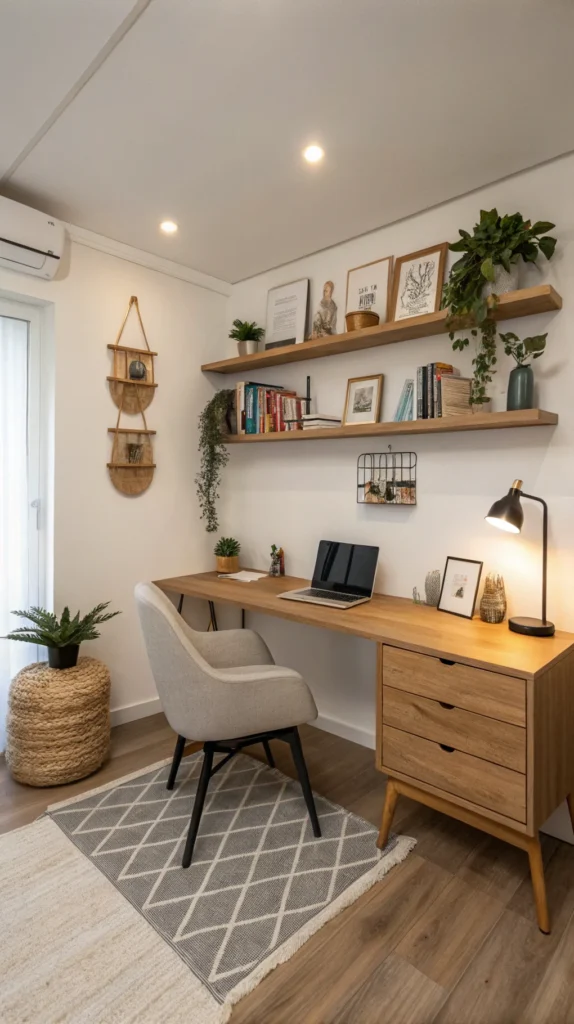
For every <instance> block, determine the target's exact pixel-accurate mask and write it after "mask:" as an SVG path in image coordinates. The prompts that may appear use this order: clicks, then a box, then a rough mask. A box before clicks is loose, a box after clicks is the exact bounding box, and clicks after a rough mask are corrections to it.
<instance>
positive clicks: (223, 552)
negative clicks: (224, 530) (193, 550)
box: [213, 537, 241, 558]
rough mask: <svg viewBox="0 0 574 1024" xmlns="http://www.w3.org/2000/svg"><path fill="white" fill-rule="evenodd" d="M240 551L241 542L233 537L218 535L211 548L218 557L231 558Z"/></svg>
mask: <svg viewBox="0 0 574 1024" xmlns="http://www.w3.org/2000/svg"><path fill="white" fill-rule="evenodd" d="M240 551H241V544H240V543H239V541H238V540H235V538H234V537H220V538H219V540H218V541H217V544H216V545H215V547H214V549H213V553H214V554H215V555H217V556H218V557H219V558H233V556H234V555H238V554H239V552H240Z"/></svg>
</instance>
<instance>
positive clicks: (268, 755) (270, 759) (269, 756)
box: [263, 740, 275, 768]
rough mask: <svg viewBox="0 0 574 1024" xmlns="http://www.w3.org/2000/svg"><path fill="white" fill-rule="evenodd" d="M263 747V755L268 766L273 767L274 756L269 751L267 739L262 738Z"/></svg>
mask: <svg viewBox="0 0 574 1024" xmlns="http://www.w3.org/2000/svg"><path fill="white" fill-rule="evenodd" d="M263 749H264V751H265V757H266V758H267V763H268V765H269V767H270V768H274V767H275V758H274V757H273V754H272V753H271V747H270V746H269V740H263Z"/></svg>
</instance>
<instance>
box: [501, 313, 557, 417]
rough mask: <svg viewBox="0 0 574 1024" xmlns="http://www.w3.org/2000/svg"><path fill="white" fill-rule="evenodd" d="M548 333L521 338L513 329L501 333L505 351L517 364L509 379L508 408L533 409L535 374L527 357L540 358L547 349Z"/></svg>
mask: <svg viewBox="0 0 574 1024" xmlns="http://www.w3.org/2000/svg"><path fill="white" fill-rule="evenodd" d="M547 337H548V335H547V334H535V335H533V336H532V337H531V338H524V339H523V341H521V340H520V338H519V337H518V335H516V334H514V333H513V331H507V332H506V334H501V335H500V340H501V342H502V344H503V345H504V352H505V354H506V355H507V356H512V358H513V359H514V361H515V363H516V366H515V367H514V369H513V370H511V371H510V377H509V379H508V393H507V398H506V408H507V409H532V407H533V405H534V374H533V372H532V367H531V365H530V363H527V362H526V360H527V359H530V358H532V359H540V356H542V355H544V351H545V349H546V338H547Z"/></svg>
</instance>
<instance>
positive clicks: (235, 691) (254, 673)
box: [212, 665, 317, 739]
mask: <svg viewBox="0 0 574 1024" xmlns="http://www.w3.org/2000/svg"><path fill="white" fill-rule="evenodd" d="M213 675H214V678H215V679H217V681H218V682H219V683H223V684H227V685H226V686H225V689H226V690H228V695H227V698H226V699H225V700H223V701H221V699H220V701H219V702H218V704H219V706H218V708H217V711H216V710H215V707H213V706H212V720H213V717H217V719H218V720H217V722H214V723H213V724H214V725H215V727H216V729H217V732H218V733H219V737H220V738H221V739H233V737H234V736H250V735H251V734H254V733H257V732H266V731H270V730H273V729H287V728H290V727H291V726H294V725H302V724H303V722H312V721H313V720H314V719H315V718H316V717H317V707H316V705H315V701H314V700H313V696H312V694H311V691H310V689H309V687H308V686H307V683H306V682H305V680H304V679H303V678H302V676H300V675H299V673H298V672H295V671H294V670H293V669H290V668H283V667H282V666H281V665H267V666H264V665H244V666H241V667H239V668H227V669H220V670H219V671H215V672H214V673H213ZM221 696H222V694H221V690H220V691H219V697H220V698H221Z"/></svg>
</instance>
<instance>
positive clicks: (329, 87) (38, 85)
mask: <svg viewBox="0 0 574 1024" xmlns="http://www.w3.org/2000/svg"><path fill="white" fill-rule="evenodd" d="M573 40H574V4H573V3H572V2H571V0H138V2H137V3H136V2H134V0H50V2H49V3H46V0H0V90H1V92H2V95H3V96H4V97H7V96H9V98H10V100H9V102H4V103H3V104H2V112H1V114H0V192H1V193H3V194H5V195H7V196H10V197H11V198H13V199H18V200H20V201H21V202H26V203H28V204H29V205H32V206H36V207H38V208H40V209H43V210H45V211H46V212H48V213H51V214H52V215H54V216H56V217H60V218H62V219H64V220H66V221H69V222H71V223H74V224H77V225H79V226H81V227H84V228H88V229H91V230H93V231H97V232H98V233H100V234H104V235H107V236H109V237H110V238H113V239H117V240H119V241H121V242H125V243H128V244H131V245H133V246H137V247H138V248H140V249H144V250H146V251H148V252H151V253H155V254H157V255H160V256H164V257H167V258H169V259H171V260H174V261H175V262H178V263H181V264H184V265H185V266H188V267H193V268H194V269H197V270H201V271H203V272H205V273H208V274H211V275H214V276H215V277H218V278H220V279H222V280H225V281H230V282H234V281H237V280H240V279H242V278H245V277H249V276H251V275H253V274H256V273H259V272H260V271H263V270H266V269H268V268H270V267H272V266H277V265H278V264H281V263H285V262H288V261H289V260H292V259H295V258H297V257H299V256H302V255H304V254H306V253H309V252H313V251H315V250H317V249H321V248H325V247H327V246H330V245H334V244H336V243H338V242H341V241H342V240H344V239H346V238H349V237H352V236H354V235H358V234H362V233H363V232H366V231H370V230H372V229H374V228H377V227H380V226H382V225H384V224H387V223H390V222H392V221H394V220H397V219H399V218H401V217H405V216H407V215H409V214H412V213H415V212H417V211H419V210H422V209H425V208H427V207H429V206H432V205H434V204H436V203H439V202H442V201H444V200H446V199H449V198H452V197H453V196H455V195H460V194H461V193H464V192H467V191H470V190H471V189H474V188H477V187H479V186H481V185H484V184H486V183H488V182H491V181H494V180H496V179H498V178H501V177H505V176H506V175H508V174H511V173H513V172H516V171H519V170H522V169H524V168H526V167H531V166H533V165H534V164H537V163H540V162H542V161H544V160H548V159H550V158H552V157H555V156H558V155H559V154H561V153H564V152H567V151H570V150H572V149H574V104H573V103H572V96H573V93H574V60H573V58H572V44H573ZM310 142H318V143H320V144H321V145H322V146H323V148H324V149H325V154H326V155H325V159H324V161H323V162H322V163H321V164H319V165H313V166H311V165H308V164H306V163H305V161H303V159H302V157H301V151H302V149H303V147H304V146H305V145H307V144H308V143H310ZM165 218H171V219H173V220H175V221H177V223H178V224H179V232H178V233H177V235H175V236H170V237H165V236H163V235H161V234H160V232H159V230H158V223H159V221H160V220H162V219H165Z"/></svg>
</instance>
